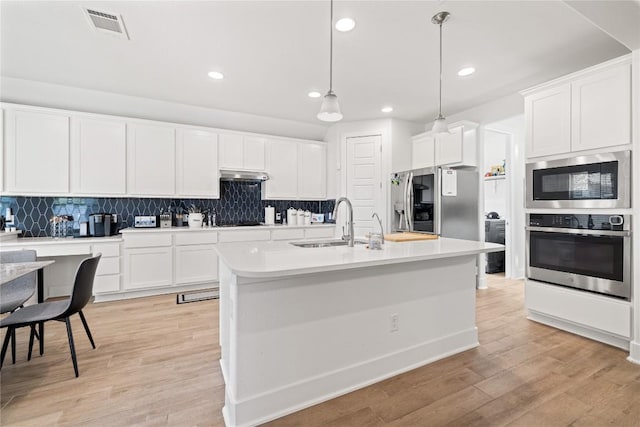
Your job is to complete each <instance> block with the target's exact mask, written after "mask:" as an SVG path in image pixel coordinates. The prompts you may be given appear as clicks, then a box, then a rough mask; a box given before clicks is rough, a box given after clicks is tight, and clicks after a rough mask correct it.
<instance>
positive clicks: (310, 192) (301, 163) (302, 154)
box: [298, 142, 327, 200]
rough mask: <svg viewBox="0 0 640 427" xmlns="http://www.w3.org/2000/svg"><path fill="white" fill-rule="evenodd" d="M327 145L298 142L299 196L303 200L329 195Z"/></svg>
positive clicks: (322, 197)
mask: <svg viewBox="0 0 640 427" xmlns="http://www.w3.org/2000/svg"><path fill="white" fill-rule="evenodd" d="M326 175H327V146H326V145H325V144H314V143H304V142H301V143H299V144H298V198H300V199H303V200H314V199H325V198H326V197H327V177H326Z"/></svg>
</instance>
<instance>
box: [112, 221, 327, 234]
mask: <svg viewBox="0 0 640 427" xmlns="http://www.w3.org/2000/svg"><path fill="white" fill-rule="evenodd" d="M335 226H336V225H335V224H325V223H315V224H311V225H282V224H274V225H251V226H238V227H220V226H216V227H171V228H133V227H129V228H123V229H122V230H120V233H167V232H174V231H179V232H189V233H193V232H197V231H231V230H277V229H294V228H322V227H325V228H326V227H335Z"/></svg>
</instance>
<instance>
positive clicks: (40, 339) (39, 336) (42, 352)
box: [38, 322, 44, 356]
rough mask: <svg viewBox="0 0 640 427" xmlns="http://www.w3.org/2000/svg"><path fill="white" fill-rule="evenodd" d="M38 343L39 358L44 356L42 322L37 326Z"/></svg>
mask: <svg viewBox="0 0 640 427" xmlns="http://www.w3.org/2000/svg"><path fill="white" fill-rule="evenodd" d="M38 342H39V343H40V356H42V355H43V354H44V322H40V323H39V324H38Z"/></svg>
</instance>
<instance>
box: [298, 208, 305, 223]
mask: <svg viewBox="0 0 640 427" xmlns="http://www.w3.org/2000/svg"><path fill="white" fill-rule="evenodd" d="M298 225H304V211H303V210H302V209H298Z"/></svg>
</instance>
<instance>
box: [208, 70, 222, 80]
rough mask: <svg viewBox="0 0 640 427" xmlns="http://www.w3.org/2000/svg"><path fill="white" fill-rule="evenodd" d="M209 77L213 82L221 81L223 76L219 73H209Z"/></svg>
mask: <svg viewBox="0 0 640 427" xmlns="http://www.w3.org/2000/svg"><path fill="white" fill-rule="evenodd" d="M209 77H211V78H212V79H215V80H222V79H224V74H222V73H221V72H219V71H209Z"/></svg>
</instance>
